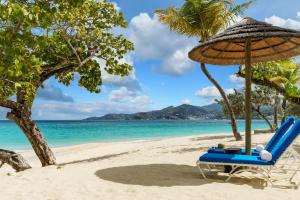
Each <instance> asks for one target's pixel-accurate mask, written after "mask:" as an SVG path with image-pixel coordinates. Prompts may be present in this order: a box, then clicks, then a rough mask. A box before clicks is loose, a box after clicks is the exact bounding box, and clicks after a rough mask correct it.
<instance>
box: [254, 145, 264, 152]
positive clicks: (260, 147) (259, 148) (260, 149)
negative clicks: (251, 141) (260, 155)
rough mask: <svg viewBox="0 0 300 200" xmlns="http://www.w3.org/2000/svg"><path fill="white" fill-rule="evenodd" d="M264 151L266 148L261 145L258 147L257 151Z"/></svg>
mask: <svg viewBox="0 0 300 200" xmlns="http://www.w3.org/2000/svg"><path fill="white" fill-rule="evenodd" d="M262 150H265V147H264V146H263V145H261V144H259V145H257V146H256V151H258V152H261V151H262Z"/></svg>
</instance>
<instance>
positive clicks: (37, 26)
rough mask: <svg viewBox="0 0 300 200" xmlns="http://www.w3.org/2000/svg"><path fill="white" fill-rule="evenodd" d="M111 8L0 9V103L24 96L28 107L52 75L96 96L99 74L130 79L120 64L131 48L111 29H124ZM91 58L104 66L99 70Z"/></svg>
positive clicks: (14, 2) (21, 2)
mask: <svg viewBox="0 0 300 200" xmlns="http://www.w3.org/2000/svg"><path fill="white" fill-rule="evenodd" d="M126 26H127V22H126V21H125V20H124V16H123V14H122V13H119V12H118V11H117V10H116V9H115V7H114V5H113V4H112V3H109V2H107V1H96V0H49V1H44V0H34V1H32V0H8V1H1V4H0V96H1V97H0V98H2V99H7V98H9V97H12V96H13V95H14V94H16V93H17V91H22V94H23V100H24V101H25V102H27V104H28V105H31V103H32V101H33V99H34V97H35V95H36V89H37V88H38V87H40V86H42V83H43V82H44V81H45V80H47V79H48V78H50V77H51V76H55V78H56V79H57V80H58V81H59V82H60V83H62V84H65V85H69V84H70V81H72V80H74V73H78V74H79V75H80V78H79V81H78V84H79V85H80V86H81V87H84V88H86V89H87V90H89V91H90V92H97V93H98V92H100V88H99V86H100V85H101V84H102V81H101V70H100V68H101V67H102V68H104V69H105V70H106V71H107V72H108V73H109V74H115V75H121V76H124V75H128V73H129V71H130V70H131V68H132V67H131V66H130V65H128V64H126V63H121V62H120V60H121V59H122V58H123V57H124V54H126V53H127V52H128V51H131V50H133V44H132V43H131V42H130V41H128V40H126V39H125V38H124V37H123V36H121V35H115V34H113V30H112V29H113V28H114V27H126ZM95 58H98V59H101V60H103V61H105V62H104V63H105V66H100V65H99V63H98V62H96V61H95Z"/></svg>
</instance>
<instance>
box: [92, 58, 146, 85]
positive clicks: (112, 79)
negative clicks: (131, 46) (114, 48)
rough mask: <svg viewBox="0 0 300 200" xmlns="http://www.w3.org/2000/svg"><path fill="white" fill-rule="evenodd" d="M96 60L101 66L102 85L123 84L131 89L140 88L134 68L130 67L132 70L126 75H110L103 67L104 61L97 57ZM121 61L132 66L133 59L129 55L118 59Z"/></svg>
mask: <svg viewBox="0 0 300 200" xmlns="http://www.w3.org/2000/svg"><path fill="white" fill-rule="evenodd" d="M96 61H97V62H98V63H99V64H100V66H101V77H102V81H103V85H107V86H115V87H120V86H125V87H127V88H129V89H131V90H141V89H142V87H141V84H140V83H139V81H138V79H137V77H136V74H135V68H133V69H132V71H131V72H130V73H129V75H128V76H123V77H122V76H117V75H111V74H109V73H107V72H106V71H105V70H104V68H105V62H104V61H103V60H100V59H97V58H96ZM120 62H121V63H127V64H129V65H131V66H133V61H132V59H131V57H130V56H129V55H127V56H125V57H124V58H123V59H121V60H120Z"/></svg>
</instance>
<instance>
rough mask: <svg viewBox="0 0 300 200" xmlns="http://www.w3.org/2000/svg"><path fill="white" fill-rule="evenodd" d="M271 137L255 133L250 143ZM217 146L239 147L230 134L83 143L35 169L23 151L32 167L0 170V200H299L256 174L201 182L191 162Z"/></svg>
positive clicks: (62, 150)
mask: <svg viewBox="0 0 300 200" xmlns="http://www.w3.org/2000/svg"><path fill="white" fill-rule="evenodd" d="M270 137H271V134H263V135H255V136H254V138H253V144H254V145H255V144H261V143H264V142H266V141H268V140H269V138H270ZM218 143H224V144H226V146H242V145H243V142H235V141H234V140H233V138H232V137H228V136H213V137H212V136H210V137H209V136H208V137H207V136H206V137H178V138H172V139H163V140H156V141H135V142H115V143H93V144H83V145H77V146H71V147H63V148H55V149H54V152H55V155H56V157H57V161H58V163H59V165H58V166H51V167H45V168H41V167H39V162H38V160H37V159H36V157H35V155H34V154H33V152H31V151H26V152H23V153H22V154H23V155H24V157H25V158H26V159H28V160H29V162H30V164H31V165H32V166H33V169H30V170H27V171H25V172H20V173H17V174H14V173H12V174H11V175H7V174H8V173H10V172H11V169H9V168H8V167H7V166H6V167H3V168H1V169H0V188H1V193H0V199H1V200H6V199H9V200H18V199H22V200H23V199H26V200H27V199H30V200H35V199H37V200H40V199H49V200H50V199H51V200H54V199H59V200H60V199H63V200H69V199H70V200H77V199H78V200H79V199H80V200H84V199H88V200H93V199H101V200H106V199H107V200H113V199H118V200H119V199H122V200H132V199H139V200H142V199H143V200H150V199H155V200H157V199H163V200H167V199H188V200H192V199H197V200H199V199H202V200H217V199H222V200H224V199H228V200H229V199H230V200H232V199H245V200H247V199H251V200H254V199H264V200H267V199H280V200H287V199H299V196H300V191H299V190H297V189H291V188H285V189H282V188H277V187H265V186H264V184H263V181H262V180H261V179H259V177H255V176H247V177H249V178H242V177H241V178H239V177H238V178H234V179H233V180H232V181H231V182H229V183H225V182H224V181H222V180H223V179H224V178H226V176H225V175H222V174H221V175H219V176H218V177H217V178H218V179H214V180H204V179H202V178H201V176H200V174H199V172H198V170H197V168H196V167H195V161H196V160H197V158H198V157H199V155H200V154H201V153H202V152H204V151H205V150H206V149H207V147H210V146H215V145H217V144H218ZM248 175H249V174H248ZM297 179H299V181H300V178H299V176H298V177H297Z"/></svg>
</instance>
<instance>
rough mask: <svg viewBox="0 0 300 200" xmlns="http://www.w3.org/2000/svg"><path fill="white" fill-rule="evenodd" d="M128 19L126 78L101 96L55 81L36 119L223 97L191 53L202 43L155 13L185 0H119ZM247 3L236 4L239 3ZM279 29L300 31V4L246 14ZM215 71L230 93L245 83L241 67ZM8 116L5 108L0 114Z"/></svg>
mask: <svg viewBox="0 0 300 200" xmlns="http://www.w3.org/2000/svg"><path fill="white" fill-rule="evenodd" d="M114 2H115V3H116V5H117V8H118V9H120V10H121V11H122V12H123V13H124V14H125V18H126V20H127V21H128V24H129V25H128V28H127V29H125V30H117V31H116V32H118V33H122V34H124V35H125V36H126V37H127V38H128V39H129V40H131V41H132V42H133V43H134V44H135V51H134V52H132V53H130V54H128V55H127V56H126V58H125V59H124V62H129V63H131V64H132V65H133V66H134V71H133V72H132V73H131V74H130V76H129V77H127V78H120V77H114V76H110V75H108V74H106V73H104V74H103V80H104V85H103V87H102V90H103V91H102V93H101V94H91V93H89V92H88V91H86V90H85V89H84V88H80V87H78V85H77V81H76V80H75V81H74V82H73V83H72V84H71V86H70V87H65V86H63V85H61V84H59V83H57V81H56V80H55V79H50V80H49V81H47V83H46V84H45V89H44V90H40V91H39V94H38V98H37V99H36V101H35V102H34V106H33V117H34V119H82V118H85V117H91V116H101V115H104V114H107V113H132V112H137V111H148V110H152V109H161V108H163V107H166V106H170V105H174V106H176V105H180V104H181V103H189V104H192V105H207V104H210V103H212V102H213V100H214V99H215V98H219V95H218V92H217V91H216V89H215V88H214V87H212V85H211V83H210V82H209V81H208V80H207V78H206V77H205V76H204V75H203V74H202V73H201V71H200V69H199V66H198V64H197V63H194V62H192V61H190V60H189V59H188V58H187V52H188V51H189V50H190V49H191V48H192V47H193V46H195V45H197V39H196V38H186V37H183V36H179V35H177V34H174V33H171V32H170V31H169V29H168V28H167V27H166V26H164V25H162V24H160V23H159V21H158V20H157V17H156V16H155V15H154V14H153V11H154V10H155V9H158V8H166V7H168V6H171V5H172V6H180V5H182V4H183V2H184V1H183V0H163V1H162V0H151V1H150V0H115V1H114ZM242 2H245V1H241V0H239V1H238V0H237V1H236V3H242ZM244 15H245V16H251V17H253V18H255V19H258V20H261V21H266V22H269V23H272V24H275V25H278V26H282V27H288V28H293V29H297V30H300V3H299V0H285V1H283V0H272V1H270V0H257V2H256V3H254V4H253V5H252V6H251V7H250V8H249V9H248V10H247V11H246V13H245V14H244ZM208 70H209V71H210V73H211V74H212V75H213V76H214V77H215V78H216V79H217V80H218V81H219V83H220V84H221V85H222V86H223V88H224V89H225V90H226V91H227V92H230V91H232V89H233V88H239V87H241V86H242V85H243V80H241V79H238V78H236V77H235V76H234V75H233V74H234V73H235V72H236V71H237V66H227V67H220V66H210V65H208ZM0 113H1V115H0V118H4V117H5V110H2V112H0Z"/></svg>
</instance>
